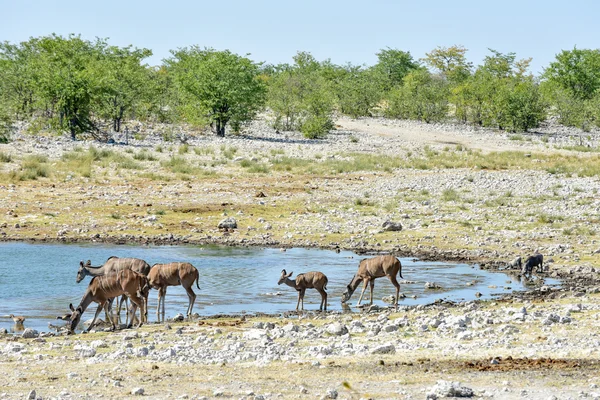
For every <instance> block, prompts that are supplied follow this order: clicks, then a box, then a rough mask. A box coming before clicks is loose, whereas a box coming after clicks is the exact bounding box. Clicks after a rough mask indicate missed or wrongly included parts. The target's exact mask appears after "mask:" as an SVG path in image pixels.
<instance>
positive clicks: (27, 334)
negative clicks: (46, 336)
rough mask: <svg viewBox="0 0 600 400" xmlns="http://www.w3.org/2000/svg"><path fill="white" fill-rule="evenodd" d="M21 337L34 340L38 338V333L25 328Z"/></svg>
mask: <svg viewBox="0 0 600 400" xmlns="http://www.w3.org/2000/svg"><path fill="white" fill-rule="evenodd" d="M21 336H22V337H23V338H24V339H33V338H36V337H38V336H40V333H39V332H38V331H36V330H35V329H32V328H26V329H25V330H24V331H23V333H22V334H21Z"/></svg>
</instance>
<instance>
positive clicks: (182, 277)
mask: <svg viewBox="0 0 600 400" xmlns="http://www.w3.org/2000/svg"><path fill="white" fill-rule="evenodd" d="M199 279H200V274H199V273H198V270H197V269H196V267H194V266H193V265H192V264H190V263H187V262H172V263H168V264H154V265H153V266H152V268H150V273H148V282H149V283H150V287H152V288H154V289H157V290H158V307H157V308H156V318H157V319H158V320H159V321H160V315H162V319H163V321H164V319H165V296H166V295H167V286H179V285H181V286H183V288H184V289H185V291H186V292H187V295H188V299H189V304H188V308H187V313H186V315H187V317H188V318H189V317H190V316H191V315H192V309H193V308H194V302H195V301H196V294H195V293H194V291H193V290H192V285H193V284H194V281H196V287H197V288H198V289H200V285H199V283H198V280H199ZM161 305H162V308H161Z"/></svg>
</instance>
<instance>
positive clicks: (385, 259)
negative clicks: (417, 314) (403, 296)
mask: <svg viewBox="0 0 600 400" xmlns="http://www.w3.org/2000/svg"><path fill="white" fill-rule="evenodd" d="M398 274H399V275H400V278H402V264H400V260H398V259H397V258H396V257H394V256H391V255H387V256H377V257H373V258H366V259H364V260H361V261H360V263H359V264H358V272H357V273H356V275H354V278H353V279H352V281H351V282H350V284H349V285H348V286H347V287H346V291H345V292H344V294H342V303H345V302H347V301H348V300H350V297H352V293H354V291H355V290H356V288H357V287H358V285H360V282H364V286H363V290H362V292H361V293H360V297H359V298H358V303H356V306H357V307H358V306H360V302H361V301H362V298H363V295H364V294H365V290H366V289H367V285H369V284H370V286H371V302H370V304H373V287H374V286H375V278H381V277H382V276H387V277H388V278H389V279H390V281H391V282H392V285H394V286H395V287H396V299H395V304H394V305H395V307H396V309H398V296H399V294H400V284H399V283H398V281H397V280H396V275H398ZM403 279H404V278H403Z"/></svg>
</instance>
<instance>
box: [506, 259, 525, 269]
mask: <svg viewBox="0 0 600 400" xmlns="http://www.w3.org/2000/svg"><path fill="white" fill-rule="evenodd" d="M507 267H508V268H519V269H522V268H523V264H522V263H521V256H519V257H517V258H515V259H514V260H512V261H511V262H509V263H508V265H507Z"/></svg>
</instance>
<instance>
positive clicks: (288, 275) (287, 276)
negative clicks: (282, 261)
mask: <svg viewBox="0 0 600 400" xmlns="http://www.w3.org/2000/svg"><path fill="white" fill-rule="evenodd" d="M293 273H294V271H290V273H289V274H287V275H286V276H285V277H286V278H289V277H290V276H292V274H293Z"/></svg>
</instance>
